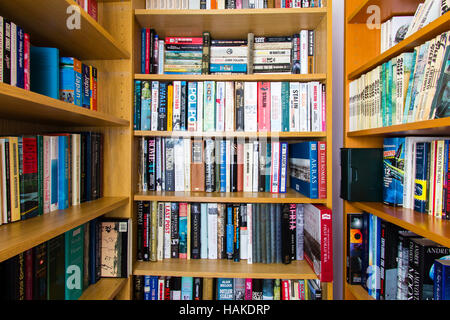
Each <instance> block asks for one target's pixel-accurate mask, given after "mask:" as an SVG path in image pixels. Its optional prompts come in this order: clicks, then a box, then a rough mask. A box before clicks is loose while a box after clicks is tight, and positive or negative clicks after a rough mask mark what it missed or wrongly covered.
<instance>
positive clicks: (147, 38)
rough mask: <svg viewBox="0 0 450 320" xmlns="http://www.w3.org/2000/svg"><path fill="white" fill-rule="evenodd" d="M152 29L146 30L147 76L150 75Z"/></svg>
mask: <svg viewBox="0 0 450 320" xmlns="http://www.w3.org/2000/svg"><path fill="white" fill-rule="evenodd" d="M150 38H151V36H150V29H149V28H146V29H145V74H150V63H151V61H150V56H151V54H150V50H151V48H150V45H151V43H152V42H151V41H150Z"/></svg>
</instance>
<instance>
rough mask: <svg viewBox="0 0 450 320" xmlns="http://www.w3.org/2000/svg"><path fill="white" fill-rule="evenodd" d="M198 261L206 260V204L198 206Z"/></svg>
mask: <svg viewBox="0 0 450 320" xmlns="http://www.w3.org/2000/svg"><path fill="white" fill-rule="evenodd" d="M200 243H203V244H206V245H201V246H200V259H208V245H207V244H208V204H207V203H201V204H200Z"/></svg>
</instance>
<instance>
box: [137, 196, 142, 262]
mask: <svg viewBox="0 0 450 320" xmlns="http://www.w3.org/2000/svg"><path fill="white" fill-rule="evenodd" d="M136 207H137V239H136V260H137V261H144V250H143V235H144V202H143V201H137V203H136Z"/></svg>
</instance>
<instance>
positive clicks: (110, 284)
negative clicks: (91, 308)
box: [78, 278, 127, 300]
mask: <svg viewBox="0 0 450 320" xmlns="http://www.w3.org/2000/svg"><path fill="white" fill-rule="evenodd" d="M126 283H127V279H124V278H101V279H100V280H99V281H98V282H97V283H96V284H93V285H90V286H89V287H88V288H87V289H86V290H85V291H84V292H83V294H82V295H81V297H80V298H79V299H78V300H113V299H114V298H115V297H116V296H117V294H118V293H119V292H120V290H122V289H123V287H124V286H125V285H126Z"/></svg>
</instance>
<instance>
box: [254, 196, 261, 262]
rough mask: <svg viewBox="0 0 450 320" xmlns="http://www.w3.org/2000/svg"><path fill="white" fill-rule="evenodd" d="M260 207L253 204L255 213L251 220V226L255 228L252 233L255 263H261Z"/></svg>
mask: <svg viewBox="0 0 450 320" xmlns="http://www.w3.org/2000/svg"><path fill="white" fill-rule="evenodd" d="M261 207H262V204H259V203H258V204H255V207H254V208H253V210H254V211H255V219H253V225H254V226H255V230H254V231H255V232H254V238H253V239H254V240H255V241H254V242H253V244H254V247H253V251H255V252H256V255H255V258H256V259H255V262H256V263H261V261H262V259H261Z"/></svg>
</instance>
